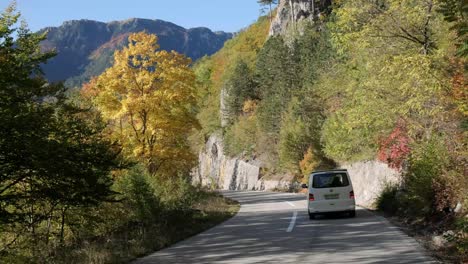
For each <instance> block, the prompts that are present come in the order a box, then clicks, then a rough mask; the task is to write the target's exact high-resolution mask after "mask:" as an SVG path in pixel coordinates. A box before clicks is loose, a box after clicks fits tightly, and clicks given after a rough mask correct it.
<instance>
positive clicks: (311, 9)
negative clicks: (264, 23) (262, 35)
mask: <svg viewBox="0 0 468 264" xmlns="http://www.w3.org/2000/svg"><path fill="white" fill-rule="evenodd" d="M331 3H332V1H331V0H320V1H314V0H280V2H279V4H278V8H277V13H276V17H275V18H274V20H273V22H272V23H271V28H270V36H274V35H285V34H286V33H287V31H288V30H289V29H290V28H291V27H292V26H293V27H295V26H296V25H298V24H300V23H301V22H302V21H313V20H314V19H315V18H317V17H319V16H320V15H321V13H322V12H326V11H327V10H328V7H329V6H330V5H331Z"/></svg>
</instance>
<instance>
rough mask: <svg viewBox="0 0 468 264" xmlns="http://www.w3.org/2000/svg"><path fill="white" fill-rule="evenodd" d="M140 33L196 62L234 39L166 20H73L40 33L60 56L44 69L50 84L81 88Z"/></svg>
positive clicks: (162, 46)
mask: <svg viewBox="0 0 468 264" xmlns="http://www.w3.org/2000/svg"><path fill="white" fill-rule="evenodd" d="M140 31H146V32H149V33H153V34H156V35H157V36H158V37H159V44H160V46H161V49H163V50H168V51H170V50H175V51H177V52H179V53H183V54H185V55H187V56H188V57H190V58H192V59H193V60H194V61H195V60H197V59H199V58H201V57H203V56H205V55H211V54H213V53H215V52H217V51H218V50H219V49H221V48H222V47H223V45H224V42H226V41H227V40H228V39H231V38H232V36H233V35H232V34H231V33H225V32H213V31H211V30H210V29H208V28H203V27H199V28H191V29H186V28H183V27H181V26H178V25H176V24H173V23H170V22H166V21H163V20H150V19H140V18H133V19H128V20H124V21H113V22H109V23H103V22H98V21H92V20H72V21H67V22H65V23H63V24H62V25H61V26H59V27H49V28H45V29H42V30H41V31H40V33H43V32H48V33H47V40H45V41H43V42H42V43H41V46H42V49H44V50H50V49H56V51H57V52H58V55H57V56H56V57H55V58H53V59H51V60H50V61H49V62H48V63H47V64H45V65H43V70H44V73H45V75H46V77H47V79H48V80H49V81H66V85H67V86H69V87H72V86H79V85H81V84H82V83H83V82H85V81H87V80H89V79H90V78H91V77H93V76H96V75H99V74H100V73H102V72H103V71H104V70H105V69H106V68H107V67H109V66H110V65H111V62H112V54H113V53H114V51H115V50H116V49H119V48H121V47H123V46H125V45H126V44H127V37H128V35H129V34H130V33H134V32H140Z"/></svg>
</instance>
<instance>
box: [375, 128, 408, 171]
mask: <svg viewBox="0 0 468 264" xmlns="http://www.w3.org/2000/svg"><path fill="white" fill-rule="evenodd" d="M410 151H411V149H410V147H409V137H408V135H407V132H406V128H405V123H404V121H399V122H398V124H397V125H396V127H395V129H394V130H393V131H392V133H391V134H390V136H388V137H387V138H385V139H384V140H383V141H382V142H381V145H380V151H379V153H378V158H379V160H380V161H383V162H386V163H388V165H389V166H390V167H391V168H395V169H401V167H402V165H403V162H404V161H405V160H406V159H407V157H408V155H409V154H410Z"/></svg>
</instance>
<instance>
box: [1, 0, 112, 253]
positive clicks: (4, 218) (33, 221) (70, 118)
mask: <svg viewBox="0 0 468 264" xmlns="http://www.w3.org/2000/svg"><path fill="white" fill-rule="evenodd" d="M19 17H20V16H19V14H17V13H16V11H15V7H14V5H12V6H10V7H9V8H8V9H7V10H6V11H5V12H4V13H2V15H1V16H0V61H1V63H0V122H1V123H2V126H0V225H2V227H5V228H1V229H0V231H2V230H9V229H7V228H6V227H7V225H8V226H9V227H15V228H16V229H15V231H14V233H15V236H14V237H12V240H11V241H9V242H13V241H16V243H18V242H19V240H17V238H18V237H19V236H22V235H24V232H25V231H26V230H27V231H28V232H29V233H30V238H31V239H32V240H33V244H32V247H31V248H32V253H31V254H32V255H33V256H36V255H37V254H39V253H40V252H39V251H37V250H36V247H37V245H39V244H40V242H41V240H42V241H45V243H47V241H48V240H49V238H50V236H51V234H52V231H51V228H52V226H51V225H49V226H48V228H47V229H46V230H43V229H44V228H43V226H44V225H41V223H44V222H45V221H52V219H56V218H57V217H58V218H62V220H61V221H60V223H59V224H58V226H60V228H59V230H58V231H57V230H55V232H56V233H58V234H59V237H61V238H63V228H64V224H65V221H66V219H63V215H64V214H63V212H65V211H66V210H67V209H69V208H77V207H83V206H92V205H96V204H99V203H100V202H102V201H104V200H110V199H112V195H113V192H112V191H111V188H110V187H111V184H112V179H111V177H110V171H111V170H112V169H114V168H116V167H117V166H118V159H117V154H118V148H117V147H114V146H113V145H112V144H111V142H109V141H107V140H105V139H104V138H103V136H102V134H101V131H102V129H103V126H102V125H100V122H99V121H98V120H97V119H96V118H94V117H93V116H92V115H90V114H89V113H88V112H87V111H86V110H83V109H81V108H79V107H77V106H75V105H72V104H71V103H69V101H68V100H67V98H66V97H65V90H64V87H63V86H62V85H61V84H48V83H47V82H46V81H45V79H44V78H43V75H42V72H41V70H40V65H41V64H42V63H45V62H47V60H48V59H49V58H51V57H52V56H53V55H54V54H53V53H43V52H41V49H40V46H39V43H40V42H41V41H42V40H44V39H45V35H37V34H33V33H31V32H30V31H29V30H28V29H27V28H26V26H25V25H24V24H22V25H21V26H20V27H19V28H15V25H16V23H17V21H18V19H19ZM13 36H16V39H14V37H13ZM101 124H102V123H101ZM58 215H60V216H58ZM10 224H11V225H10ZM40 227H41V228H40ZM39 229H41V230H39ZM10 231H11V230H10ZM41 232H42V233H41ZM41 234H42V236H41ZM2 236H3V235H2ZM6 237H8V236H6ZM9 242H8V241H6V243H7V245H0V250H2V249H5V248H8V246H9V245H8V243H9Z"/></svg>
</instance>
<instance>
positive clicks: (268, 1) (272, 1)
mask: <svg viewBox="0 0 468 264" xmlns="http://www.w3.org/2000/svg"><path fill="white" fill-rule="evenodd" d="M257 2H258V3H259V4H261V5H265V6H266V5H267V6H269V8H270V12H268V14H269V17H270V23H271V22H272V21H273V17H272V15H273V13H272V12H273V5H276V4H277V3H278V1H277V0H257Z"/></svg>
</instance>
